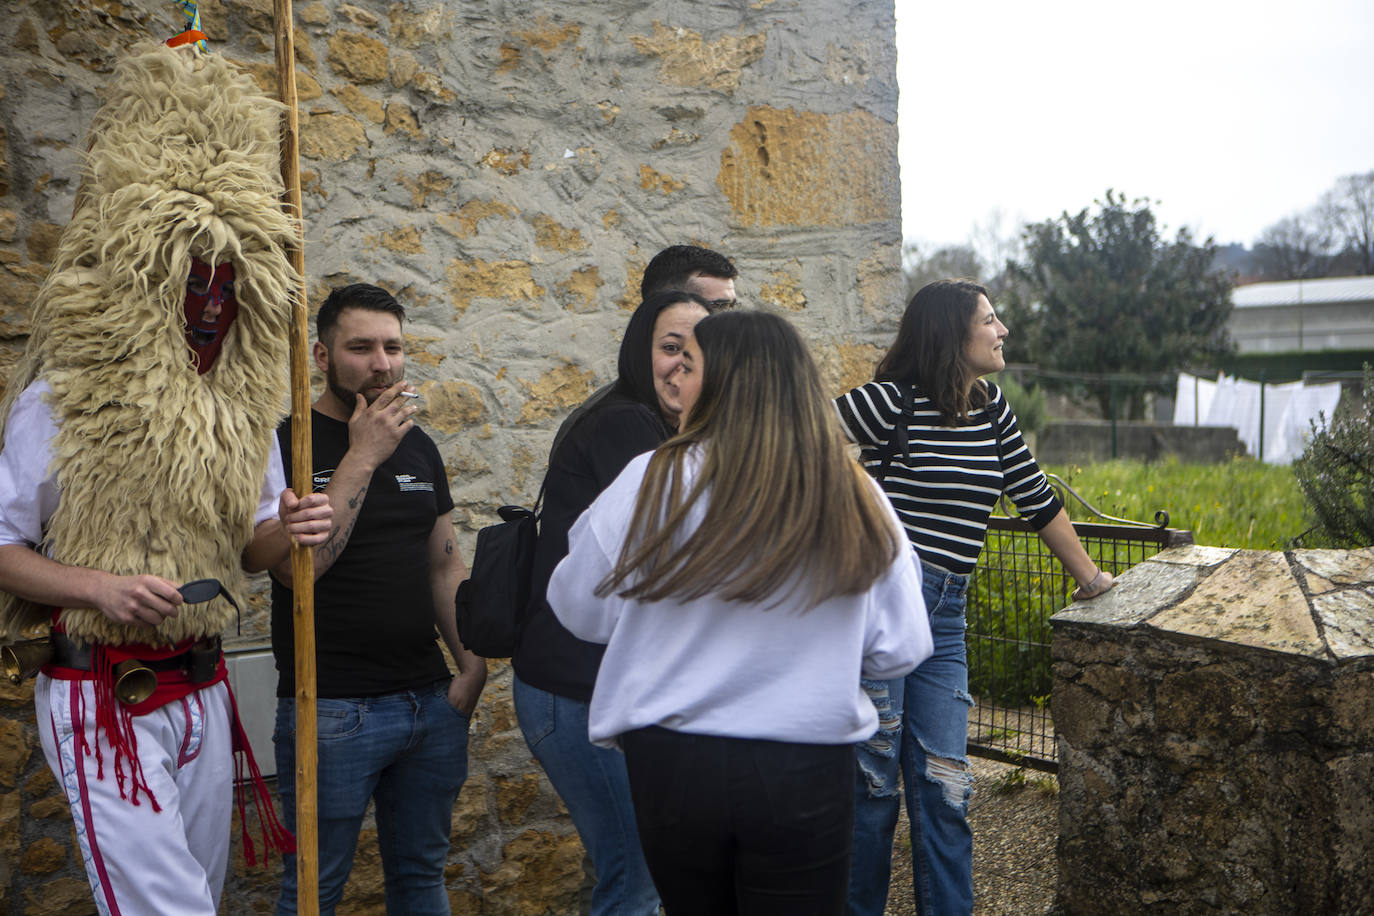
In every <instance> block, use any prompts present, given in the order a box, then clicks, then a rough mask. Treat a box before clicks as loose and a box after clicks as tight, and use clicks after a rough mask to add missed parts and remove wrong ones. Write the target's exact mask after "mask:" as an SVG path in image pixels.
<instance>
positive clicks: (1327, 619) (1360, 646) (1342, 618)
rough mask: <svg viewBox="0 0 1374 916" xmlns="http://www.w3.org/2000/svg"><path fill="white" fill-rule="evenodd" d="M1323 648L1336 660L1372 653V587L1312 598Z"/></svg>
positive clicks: (1373, 624) (1373, 634) (1373, 625)
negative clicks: (1319, 625)
mask: <svg viewBox="0 0 1374 916" xmlns="http://www.w3.org/2000/svg"><path fill="white" fill-rule="evenodd" d="M1312 609H1313V610H1314V611H1316V612H1317V618H1318V619H1319V620H1320V621H1321V623H1322V634H1323V635H1324V636H1325V637H1326V645H1327V648H1329V649H1330V650H1331V654H1332V655H1334V656H1336V658H1337V659H1338V660H1340V661H1346V660H1348V659H1353V658H1368V657H1369V656H1371V655H1374V588H1367V589H1342V590H1341V591H1338V592H1333V593H1331V594H1326V595H1319V596H1316V597H1314V598H1313V599H1312Z"/></svg>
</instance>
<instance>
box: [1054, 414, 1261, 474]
mask: <svg viewBox="0 0 1374 916" xmlns="http://www.w3.org/2000/svg"><path fill="white" fill-rule="evenodd" d="M1244 454H1245V443H1243V442H1241V441H1240V434H1239V433H1238V432H1237V431H1236V429H1235V428H1234V427H1231V426H1175V425H1173V424H1172V423H1150V422H1138V421H1132V422H1124V421H1122V422H1118V423H1117V424H1116V455H1115V457H1117V458H1130V459H1135V460H1137V461H1160V460H1162V459H1164V458H1167V457H1170V456H1172V457H1174V458H1177V459H1178V460H1179V461H1191V462H1199V463H1206V462H1212V461H1229V460H1230V459H1232V458H1234V457H1236V456H1237V455H1244ZM1035 457H1036V458H1037V459H1038V460H1039V461H1040V462H1041V463H1044V464H1075V463H1077V464H1088V463H1089V462H1093V461H1108V460H1110V459H1111V458H1112V457H1113V455H1112V423H1111V421H1110V420H1057V421H1055V422H1053V423H1049V424H1046V426H1045V428H1044V429H1042V430H1041V431H1040V436H1039V438H1038V439H1037V440H1036V450H1035Z"/></svg>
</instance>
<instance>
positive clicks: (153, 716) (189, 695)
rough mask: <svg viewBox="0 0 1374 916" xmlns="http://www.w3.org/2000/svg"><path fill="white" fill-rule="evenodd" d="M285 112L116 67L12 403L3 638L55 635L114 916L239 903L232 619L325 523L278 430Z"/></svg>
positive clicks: (62, 736) (52, 704)
mask: <svg viewBox="0 0 1374 916" xmlns="http://www.w3.org/2000/svg"><path fill="white" fill-rule="evenodd" d="M280 111H281V106H280V105H278V104H277V103H275V102H273V101H271V100H269V99H267V98H265V97H263V96H262V95H261V94H260V93H259V92H258V91H257V90H256V89H255V88H254V87H253V84H252V82H251V81H250V80H249V79H248V78H247V77H246V76H244V75H242V74H240V73H239V72H237V71H236V70H235V69H234V68H233V67H232V66H231V65H230V64H229V63H227V62H226V61H224V60H222V59H220V58H218V57H215V56H207V57H202V58H197V57H194V56H193V55H191V54H190V53H189V51H186V50H181V51H172V50H170V49H167V48H163V47H161V46H158V47H157V48H154V49H149V50H141V51H139V52H138V53H135V54H134V55H132V56H131V57H129V58H127V59H125V60H124V61H123V62H122V63H121V64H120V65H119V67H118V69H117V71H116V76H115V81H114V85H113V88H112V89H111V93H110V98H109V99H108V101H107V103H106V104H105V106H104V107H103V108H102V109H101V111H100V112H99V113H98V114H97V116H96V118H95V122H94V125H93V127H92V140H91V142H90V147H89V152H88V156H87V159H86V163H85V166H84V169H83V173H82V182H81V186H80V190H79V191H78V192H77V201H76V206H75V210H74V213H73V216H72V220H71V222H70V224H69V225H68V226H67V228H66V229H65V230H64V232H63V235H62V239H61V242H60V244H59V247H58V252H57V256H56V259H55V262H54V264H53V266H52V270H51V272H50V274H49V276H48V279H47V281H46V282H45V283H44V285H43V287H42V289H41V290H40V292H39V296H38V299H37V301H36V303H35V305H34V309H33V315H32V321H33V333H32V336H31V338H30V340H29V346H28V349H27V351H26V352H25V355H24V358H23V361H22V362H21V364H20V365H19V367H18V370H17V372H16V375H15V377H14V378H13V379H12V380H11V382H10V385H9V388H8V389H7V392H6V397H5V401H4V403H3V404H2V405H0V417H4V418H6V421H5V426H4V428H3V431H2V432H0V435H3V451H0V589H3V591H4V592H5V594H4V595H0V598H3V602H0V636H3V637H4V638H6V639H13V638H15V637H16V636H20V635H32V634H33V633H34V631H35V630H40V629H41V630H46V629H48V628H49V627H51V630H52V643H53V649H54V656H53V659H52V661H51V662H50V663H49V664H46V665H44V667H43V669H42V673H41V674H39V676H38V680H37V684H36V687H35V706H36V708H37V720H38V728H39V732H40V734H41V738H42V744H43V750H44V753H45V755H46V756H47V760H48V764H49V766H50V767H51V768H52V771H53V773H54V774H55V775H56V776H57V778H58V781H59V782H60V783H61V784H62V786H63V787H64V789H65V791H66V795H67V799H68V802H69V803H70V806H71V813H72V817H73V820H74V822H75V826H76V838H77V841H78V842H79V844H80V847H81V853H82V855H83V857H84V861H85V868H86V874H87V877H88V878H89V880H90V884H91V888H92V890H93V892H94V895H95V900H96V905H97V907H98V908H99V910H100V912H101V913H120V912H124V913H177V914H201V913H205V914H213V913H215V912H216V909H217V907H218V904H219V897H220V891H221V888H222V885H223V881H224V874H225V868H226V865H227V860H228V848H229V837H230V822H231V816H232V809H233V795H234V793H233V788H232V782H231V780H232V779H233V777H234V775H235V772H234V770H235V765H234V762H233V761H234V759H235V755H234V753H233V752H234V751H235V750H239V751H246V750H247V742H246V740H245V739H244V737H243V733H242V729H241V728H240V727H239V725H238V717H237V713H236V711H235V709H234V704H233V697H232V694H231V693H230V692H229V690H228V685H227V682H226V679H225V678H226V675H225V667H224V661H223V658H222V656H221V653H220V651H219V634H220V632H221V631H222V630H223V629H224V627H225V626H226V625H227V624H228V623H229V622H230V621H231V619H233V617H234V615H235V613H236V605H240V604H242V600H243V598H244V591H243V588H244V570H245V569H246V570H249V571H253V570H259V569H264V568H266V567H268V566H270V565H273V564H275V563H277V562H279V561H280V560H281V558H282V557H283V556H284V555H285V554H286V552H287V551H288V550H289V543H290V541H289V539H290V538H291V537H293V536H294V537H295V538H296V539H297V540H298V541H299V542H301V543H305V544H318V543H321V542H323V541H324V540H325V539H326V538H327V537H328V531H329V518H330V516H331V513H330V510H329V508H328V504H327V502H325V501H324V500H321V499H318V498H316V497H313V496H308V497H306V498H304V499H300V500H298V499H296V497H295V495H294V494H292V493H291V492H290V491H289V490H286V489H285V483H284V475H283V473H282V468H281V465H280V459H279V458H277V457H276V456H277V450H276V448H275V442H274V440H273V431H274V429H275V427H276V425H277V421H278V419H279V417H280V414H281V409H282V404H283V396H284V392H285V390H286V378H285V370H286V364H287V324H288V316H289V305H290V302H291V301H292V296H293V295H295V294H296V289H297V288H298V280H299V278H298V277H296V276H295V275H294V272H293V270H292V269H291V266H290V264H289V262H288V260H287V258H286V253H285V249H286V246H287V245H289V244H290V242H291V239H292V237H293V225H292V223H291V221H290V220H289V219H288V218H287V216H285V215H284V214H283V212H282V210H281V206H280V203H279V201H280V194H281V182H280V178H279V171H278V168H279V165H278V155H279V143H278V135H277V125H278V117H279V114H280ZM200 579H214V580H218V586H219V587H218V588H217V587H216V583H213V582H212V583H209V585H208V590H207V588H206V586H205V585H204V584H202V585H201V586H200V587H199V588H187V589H186V590H185V591H186V594H185V595H184V596H183V594H182V592H181V590H179V587H180V586H181V585H182V584H183V583H190V582H193V581H194V580H200ZM235 596H236V599H237V600H235ZM207 599H208V600H207ZM131 666H132V667H134V668H137V669H140V671H139V673H140V675H141V676H142V677H144V678H145V680H144V684H145V685H146V687H147V690H150V691H151V693H150V694H148V693H147V691H146V690H145V691H144V692H143V693H137V692H136V693H135V694H134V695H130V693H129V692H128V691H126V690H124V689H123V688H124V682H123V681H122V680H121V677H122V676H123V675H124V674H125V673H126V671H127V669H128V668H129V667H131ZM239 760H240V764H239V766H240V767H244V766H246V767H247V768H248V771H249V775H251V776H254V777H256V766H255V765H253V763H252V759H251V754H241V755H240V756H239ZM241 775H242V774H241ZM252 784H253V785H254V786H255V787H256V789H257V790H258V792H259V795H258V796H257V800H258V801H262V800H264V799H268V796H266V795H265V793H263V791H262V782H261V779H260V778H254V779H253V780H252ZM239 807H240V811H241V812H242V809H243V808H244V802H243V800H242V799H241V800H240V802H239ZM259 813H260V815H261V816H262V823H263V825H264V826H263V831H262V838H263V840H264V842H265V844H266V845H267V846H268V847H269V848H270V847H272V846H278V847H283V846H284V847H289V846H290V844H291V837H290V835H289V834H287V833H286V832H285V831H284V830H282V829H281V828H280V826H279V825H278V824H277V823H276V820H275V816H274V815H273V814H272V811H271V805H270V799H268V804H267V806H266V807H265V808H264V807H263V806H262V805H259ZM244 823H245V824H246V823H247V820H246V819H245V821H244ZM245 841H246V842H245V853H246V855H247V857H248V858H249V861H250V862H251V861H252V859H253V858H254V851H253V845H252V843H251V839H249V838H248V837H247V834H246V831H245Z"/></svg>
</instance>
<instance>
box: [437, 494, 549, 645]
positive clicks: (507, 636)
mask: <svg viewBox="0 0 1374 916" xmlns="http://www.w3.org/2000/svg"><path fill="white" fill-rule="evenodd" d="M543 498H544V489H543V487H540V489H539V498H538V499H537V500H535V504H534V509H532V510H531V509H526V508H525V507H523V506H502V507H501V508H500V509H497V510H496V514H497V515H499V516H501V521H500V522H499V523H498V524H495V525H488V526H487V527H485V528H483V529H482V530H481V531H479V532H477V547H476V548H475V549H474V551H473V554H472V568H471V569H470V570H469V571H468V577H467V578H466V579H464V580H463V581H462V582H460V583H459V584H458V593H457V594H456V595H455V596H454V612H455V614H456V615H457V622H458V638H459V639H461V640H462V641H463V645H464V646H465V647H466V648H467V649H468V651H470V652H474V653H476V654H477V655H480V656H482V657H483V658H509V657H510V656H511V655H513V654H514V653H515V646H516V642H517V641H518V637H519V629H520V628H519V622H520V616H521V615H522V614H523V613H524V611H525V606H526V605H528V604H529V600H530V575H531V573H532V572H533V570H534V546H535V543H536V542H537V541H538V538H539V504H540V502H541V501H542V500H543Z"/></svg>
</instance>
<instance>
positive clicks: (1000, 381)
mask: <svg viewBox="0 0 1374 916" xmlns="http://www.w3.org/2000/svg"><path fill="white" fill-rule="evenodd" d="M995 381H996V382H997V387H998V388H1001V389H1002V393H1003V394H1005V395H1006V396H1007V403H1008V404H1010V405H1011V409H1012V412H1013V413H1015V414H1016V423H1017V425H1018V426H1020V427H1021V433H1022V435H1028V434H1030V433H1038V432H1040V430H1042V429H1044V428H1045V423H1046V422H1047V421H1048V420H1049V418H1050V410H1049V406H1048V404H1047V402H1046V400H1045V392H1043V391H1041V390H1040V389H1039V388H1036V387H1030V388H1027V387H1025V386H1024V385H1022V384H1021V383H1020V382H1018V381H1017V380H1016V379H1014V378H1012V377H1011V376H1010V375H999V376H998V377H997V378H996V379H995Z"/></svg>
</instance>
